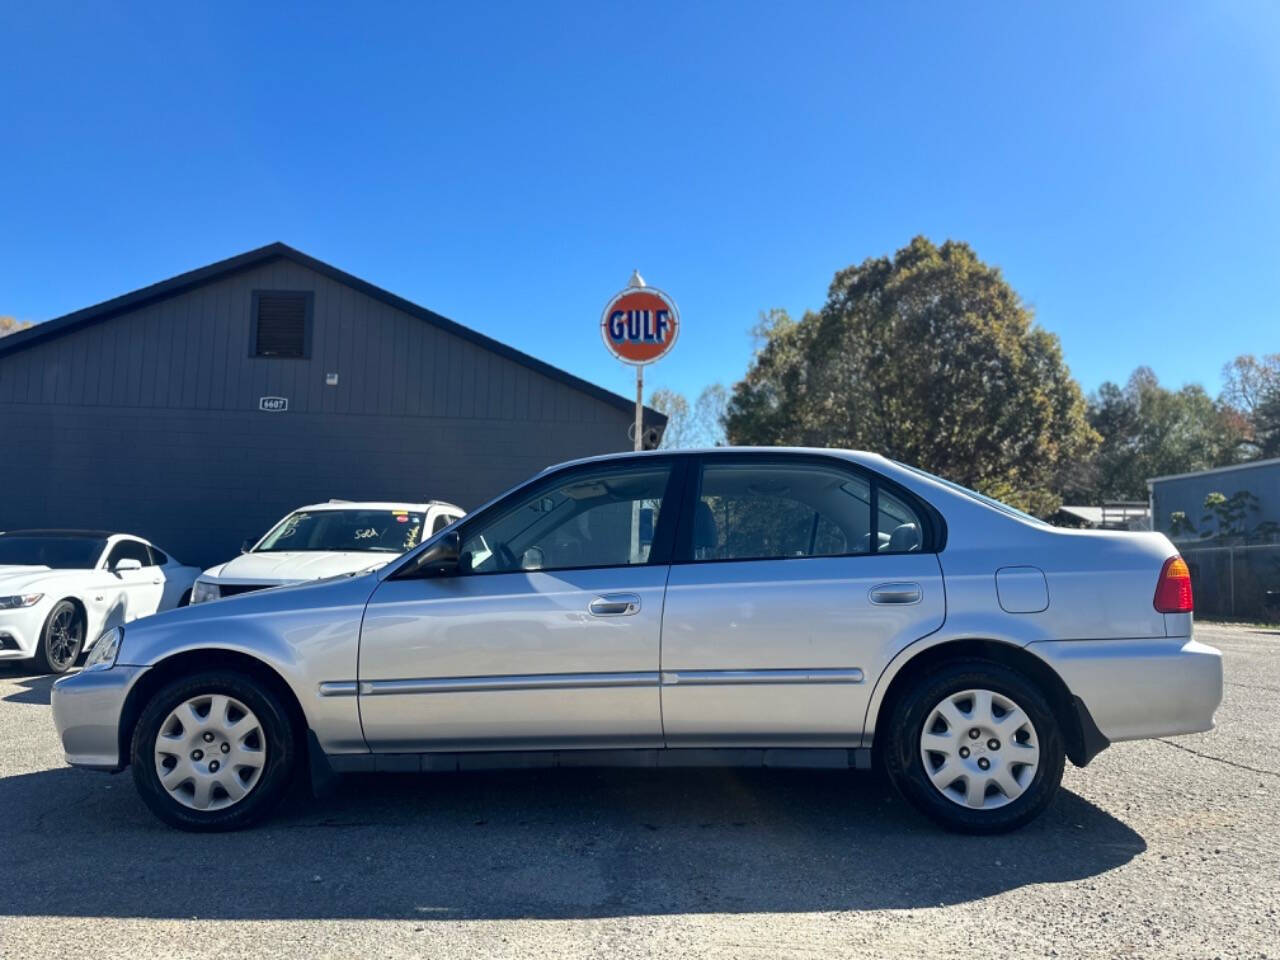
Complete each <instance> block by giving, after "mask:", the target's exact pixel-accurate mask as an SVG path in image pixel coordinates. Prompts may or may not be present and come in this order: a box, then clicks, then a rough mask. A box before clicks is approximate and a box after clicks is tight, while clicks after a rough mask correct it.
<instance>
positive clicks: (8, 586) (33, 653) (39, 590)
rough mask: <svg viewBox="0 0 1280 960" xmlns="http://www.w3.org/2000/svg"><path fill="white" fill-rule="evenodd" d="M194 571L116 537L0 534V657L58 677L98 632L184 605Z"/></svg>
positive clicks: (86, 533)
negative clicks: (28, 663)
mask: <svg viewBox="0 0 1280 960" xmlns="http://www.w3.org/2000/svg"><path fill="white" fill-rule="evenodd" d="M199 572H200V571H199V570H198V569H197V568H195V567H188V566H185V565H183V564H181V563H179V562H178V561H177V560H174V559H173V558H172V557H170V556H169V555H168V554H166V553H165V552H164V551H163V550H160V549H159V548H157V547H155V546H153V545H152V544H150V543H148V542H147V541H146V540H143V539H142V538H141V537H132V536H128V535H126V534H121V533H106V532H104V531H98V530H15V531H10V532H8V533H0V660H28V659H34V661H35V665H36V667H37V669H39V670H41V671H43V672H46V673H65V672H66V671H67V670H68V669H69V668H70V667H71V666H72V664H74V663H75V662H76V659H77V658H78V657H79V656H80V654H81V653H83V652H84V651H85V650H86V649H88V647H90V646H92V645H93V640H94V639H96V638H97V637H99V636H101V635H102V633H103V632H104V631H106V630H109V629H111V628H113V627H117V626H119V625H120V624H122V623H127V622H128V621H130V620H137V619H138V618H139V617H145V616H149V615H150V614H153V613H156V612H157V611H160V610H169V609H172V608H173V607H177V606H181V605H182V604H184V603H186V602H188V601H189V600H190V597H191V585H192V584H193V583H194V582H195V579H196V576H197V574H199Z"/></svg>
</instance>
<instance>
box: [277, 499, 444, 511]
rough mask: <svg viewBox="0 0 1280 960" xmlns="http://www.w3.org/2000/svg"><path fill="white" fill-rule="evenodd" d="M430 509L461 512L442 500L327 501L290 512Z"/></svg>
mask: <svg viewBox="0 0 1280 960" xmlns="http://www.w3.org/2000/svg"><path fill="white" fill-rule="evenodd" d="M432 507H445V508H446V509H449V510H458V511H460V512H461V511H462V508H461V507H459V506H457V505H455V504H452V503H445V502H444V501H443V500H427V501H424V502H422V503H402V502H400V501H397V500H329V501H327V502H326V503H310V504H307V505H306V506H305V507H297V508H295V509H294V510H292V511H290V512H291V513H297V512H298V511H299V510H313V511H314V510H412V511H414V512H415V513H417V512H422V513H425V512H426V511H427V510H429V509H430V508H432Z"/></svg>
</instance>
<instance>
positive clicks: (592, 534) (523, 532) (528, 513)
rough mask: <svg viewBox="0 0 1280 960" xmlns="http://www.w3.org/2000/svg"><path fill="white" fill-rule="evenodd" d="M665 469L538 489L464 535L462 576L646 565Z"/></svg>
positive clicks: (583, 476) (594, 475) (605, 474)
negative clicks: (466, 574) (463, 574)
mask: <svg viewBox="0 0 1280 960" xmlns="http://www.w3.org/2000/svg"><path fill="white" fill-rule="evenodd" d="M670 476H671V467H670V465H669V464H655V465H645V466H640V467H636V466H633V467H630V468H627V469H622V470H619V469H613V470H601V471H599V472H585V473H576V474H573V475H572V476H571V477H567V478H565V479H563V480H561V481H559V482H556V483H552V484H551V485H549V486H540V487H537V488H536V489H534V490H533V491H531V492H530V493H529V494H528V495H527V496H525V497H523V498H521V499H520V500H519V501H518V502H517V503H516V504H514V505H513V506H511V507H510V508H508V509H505V510H502V511H500V512H499V513H498V514H496V515H493V516H488V517H484V518H482V519H481V520H480V522H478V523H477V524H476V525H474V526H473V527H471V528H469V529H468V530H466V531H465V533H464V540H463V543H462V553H461V558H460V560H461V562H460V569H461V571H462V572H463V573H510V572H514V571H519V570H524V571H534V570H573V569H578V568H583V567H620V566H633V565H637V564H647V563H649V562H650V561H651V559H652V551H653V543H654V531H655V530H657V529H658V517H659V514H660V513H661V510H662V503H663V499H664V497H665V496H666V488H667V484H668V481H669V479H670Z"/></svg>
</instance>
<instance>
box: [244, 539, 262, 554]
mask: <svg viewBox="0 0 1280 960" xmlns="http://www.w3.org/2000/svg"><path fill="white" fill-rule="evenodd" d="M257 542H258V541H257V540H255V539H253V537H245V538H244V543H242V544H240V552H241V553H248V552H249V551H250V550H252V549H253V545H254V544H255V543H257Z"/></svg>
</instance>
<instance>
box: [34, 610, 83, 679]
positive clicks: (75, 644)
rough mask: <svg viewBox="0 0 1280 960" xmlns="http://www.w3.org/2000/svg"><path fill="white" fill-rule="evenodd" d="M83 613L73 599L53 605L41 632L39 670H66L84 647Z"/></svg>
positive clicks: (38, 649)
mask: <svg viewBox="0 0 1280 960" xmlns="http://www.w3.org/2000/svg"><path fill="white" fill-rule="evenodd" d="M84 628H85V624H84V616H83V615H82V614H81V613H80V608H79V607H77V606H76V605H75V604H74V603H72V602H71V601H70V600H60V601H58V603H56V604H54V607H53V609H52V610H50V611H49V616H48V618H47V619H46V620H45V622H44V629H43V630H41V631H40V643H39V644H38V645H37V647H36V656H35V662H36V669H37V670H39V671H41V672H42V673H66V672H67V671H68V670H70V669H71V667H72V666H73V665H74V664H75V662H76V659H77V658H78V657H79V656H80V651H81V650H83V649H84Z"/></svg>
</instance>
